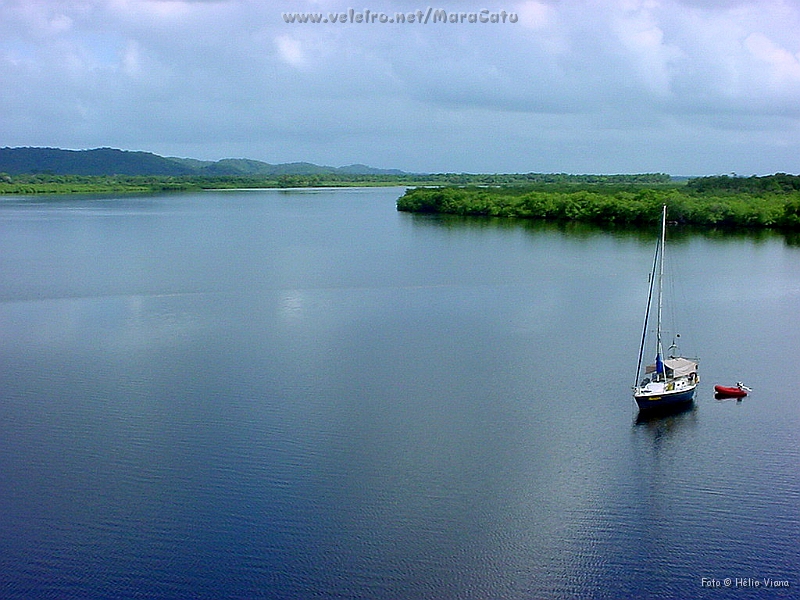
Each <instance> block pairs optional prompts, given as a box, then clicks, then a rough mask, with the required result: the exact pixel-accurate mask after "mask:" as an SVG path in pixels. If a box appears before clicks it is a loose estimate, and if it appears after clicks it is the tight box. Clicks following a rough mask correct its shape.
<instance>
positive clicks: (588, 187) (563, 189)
mask: <svg viewBox="0 0 800 600" xmlns="http://www.w3.org/2000/svg"><path fill="white" fill-rule="evenodd" d="M663 204H666V205H667V206H668V209H669V218H670V219H671V220H673V221H678V222H680V223H685V224H691V225H699V226H704V227H708V226H714V227H746V228H765V227H772V228H784V229H791V230H798V229H800V177H798V176H794V175H784V174H777V175H770V176H767V177H749V178H737V177H704V178H697V179H692V180H689V181H688V182H687V183H685V184H663V185H647V184H640V183H631V184H600V185H594V184H573V185H551V186H541V185H539V186H524V185H518V186H499V187H476V186H467V187H454V186H448V187H440V188H415V189H410V190H408V191H406V193H405V194H404V195H403V196H402V197H401V198H400V199H399V200H398V201H397V209H398V210H400V211H407V212H417V213H443V214H457V215H481V216H493V217H513V218H528V219H547V220H553V221H567V220H569V221H584V222H591V223H598V224H604V225H611V224H621V225H644V224H649V223H653V222H655V221H656V220H657V219H658V217H659V214H660V209H661V206H662V205H663Z"/></svg>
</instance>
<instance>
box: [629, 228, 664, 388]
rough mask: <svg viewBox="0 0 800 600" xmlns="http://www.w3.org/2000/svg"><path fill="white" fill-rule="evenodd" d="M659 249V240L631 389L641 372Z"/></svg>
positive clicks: (637, 383)
mask: <svg viewBox="0 0 800 600" xmlns="http://www.w3.org/2000/svg"><path fill="white" fill-rule="evenodd" d="M660 249H661V240H659V241H657V242H656V251H655V252H654V253H653V268H652V269H650V290H649V291H648V293H647V308H646V309H645V312H644V325H642V342H641V344H640V345H639V361H638V362H637V364H636V381H635V382H634V385H633V387H636V386H638V385H639V375H640V373H641V371H642V357H643V356H644V341H645V338H646V337H647V325H648V322H649V321H650V307H651V305H652V303H653V289H654V287H655V282H656V266H657V265H658V254H659V251H660Z"/></svg>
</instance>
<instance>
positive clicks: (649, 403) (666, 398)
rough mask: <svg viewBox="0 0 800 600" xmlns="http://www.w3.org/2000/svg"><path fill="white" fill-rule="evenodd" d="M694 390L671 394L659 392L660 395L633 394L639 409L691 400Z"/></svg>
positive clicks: (661, 406) (665, 406)
mask: <svg viewBox="0 0 800 600" xmlns="http://www.w3.org/2000/svg"><path fill="white" fill-rule="evenodd" d="M694 390H695V388H692V389H690V390H686V391H684V392H677V393H673V394H661V395H660V396H634V398H635V399H636V404H637V405H638V406H639V410H653V409H664V408H671V407H673V406H680V405H681V404H686V403H688V402H691V401H692V398H694Z"/></svg>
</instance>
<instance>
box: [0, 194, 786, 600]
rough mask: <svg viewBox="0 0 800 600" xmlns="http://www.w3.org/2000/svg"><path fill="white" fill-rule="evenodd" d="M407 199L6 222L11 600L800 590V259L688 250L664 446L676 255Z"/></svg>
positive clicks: (2, 310)
mask: <svg viewBox="0 0 800 600" xmlns="http://www.w3.org/2000/svg"><path fill="white" fill-rule="evenodd" d="M400 193H401V190H398V189H345V190H308V191H242V192H235V191H231V192H205V193H198V194H172V195H156V196H141V197H127V196H126V197H122V198H120V197H105V198H104V197H97V196H95V197H61V198H54V197H46V198H41V197H35V198H28V197H26V198H14V197H5V198H2V199H0V274H2V279H1V280H0V328H2V332H1V333H2V335H1V336H0V365H2V366H0V390H2V391H1V392H0V394H2V398H1V399H0V400H1V401H0V514H2V517H0V595H2V596H3V597H4V598H56V597H58V598H69V597H72V598H100V597H109V598H112V597H113V598H133V597H158V598H188V597H191V598H222V597H224V598H300V597H321V598H387V599H388V598H398V597H402V598H464V599H470V598H489V597H491V598H509V599H511V598H534V597H536V598H605V597H608V598H611V597H648V598H674V597H706V596H707V597H713V598H741V597H745V596H744V595H745V594H746V595H748V596H751V595H753V594H755V595H763V596H765V597H770V598H773V597H775V598H777V597H790V596H791V595H792V594H795V593H796V589H797V586H798V585H800V580H798V577H797V574H798V567H800V551H799V550H798V544H797V540H798V539H800V515H799V514H798V512H800V509H799V508H798V507H799V506H800V476H799V475H798V473H800V470H799V469H798V467H799V466H800V461H799V460H798V458H800V456H799V454H800V453H799V452H798V442H799V441H800V440H799V439H798V438H799V437H800V436H799V435H798V431H800V408H798V406H799V405H798V396H797V392H796V390H798V389H800V381H799V380H800V372H799V370H798V369H797V366H796V352H797V348H798V347H800V327H798V320H797V315H798V314H800V250H798V248H797V247H792V246H789V245H787V243H786V242H785V240H784V239H783V238H782V237H780V236H778V235H765V236H760V237H758V238H750V237H730V236H704V235H699V234H691V235H689V234H687V235H676V237H675V243H674V244H672V245H671V247H670V252H671V254H670V257H671V259H672V262H671V264H673V265H674V267H673V268H674V270H675V275H676V277H675V281H676V283H675V288H674V290H670V291H671V292H674V293H673V297H675V298H676V299H677V300H678V303H677V306H676V308H675V309H674V311H673V310H671V311H670V312H669V315H668V321H670V322H672V321H675V322H678V323H680V325H681V329H680V333H681V342H682V348H683V350H684V352H685V353H686V354H697V355H698V356H699V357H700V359H701V376H702V377H703V381H702V382H701V386H700V388H699V391H698V394H697V400H696V403H695V405H694V407H693V408H692V409H691V410H689V411H687V412H684V413H681V414H678V415H673V416H669V417H666V418H660V419H655V420H644V421H641V420H637V418H636V412H635V408H634V405H633V402H632V399H631V396H630V388H631V385H632V384H633V378H634V376H635V368H636V365H635V362H636V357H637V352H638V343H639V334H640V327H641V320H642V317H643V311H644V302H645V295H646V293H647V272H648V269H649V266H650V262H651V258H652V249H653V248H652V243H653V240H654V235H655V232H652V235H651V232H639V233H632V232H621V231H618V232H602V231H598V230H593V229H587V228H583V227H567V228H558V227H552V226H543V225H535V224H531V223H516V222H509V221H491V220H480V219H472V220H469V219H452V218H439V217H419V216H414V215H408V214H401V213H397V212H396V211H395V210H394V201H395V199H396V198H397V196H398V195H399V194H400ZM677 233H678V232H676V234H677ZM671 333H674V331H672V332H671ZM670 335H671V334H670ZM736 380H743V381H745V382H746V383H747V384H748V385H750V386H751V387H752V388H753V389H754V392H753V393H752V394H751V396H750V397H748V398H746V399H744V400H743V401H741V402H736V401H725V402H723V401H718V400H715V399H714V397H713V384H714V383H726V384H732V383H733V382H735V381H736ZM703 578H707V579H711V580H713V579H716V580H719V581H720V582H721V587H720V589H707V588H704V587H703V585H702V584H703ZM725 578H731V586H730V587H724V585H722V582H723V581H724V580H725ZM746 578H752V579H756V580H763V579H764V578H771V579H773V580H779V581H783V580H787V581H789V583H790V586H791V587H790V588H789V589H788V590H781V589H771V590H764V589H763V588H762V589H756V590H753V589H749V590H743V589H741V588H737V579H740V580H746Z"/></svg>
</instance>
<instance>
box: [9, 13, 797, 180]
mask: <svg viewBox="0 0 800 600" xmlns="http://www.w3.org/2000/svg"><path fill="white" fill-rule="evenodd" d="M437 6H438V5H437ZM442 7H443V8H445V9H446V10H451V9H452V10H455V11H463V10H465V9H464V7H463V4H454V3H450V4H448V2H444V3H443V4H442ZM348 8H349V5H348V4H347V3H345V2H344V0H319V1H317V2H305V1H302V0H298V1H296V2H292V3H285V5H283V6H275V5H269V4H267V3H262V2H256V1H246V0H216V1H215V0H195V1H188V0H135V1H134V0H94V1H87V0H54V1H53V2H43V1H42V2H31V1H27V2H23V1H21V0H0V77H2V80H3V82H4V85H3V86H2V89H0V131H2V132H3V133H4V135H3V138H4V139H3V140H2V141H1V142H0V143H3V144H4V145H60V146H63V147H93V146H117V147H123V148H130V149H144V150H152V151H156V152H162V153H167V154H183V155H190V156H197V157H198V158H222V157H224V156H230V155H235V156H248V157H252V158H258V159H262V160H268V161H272V162H280V161H285V160H311V161H314V162H321V163H326V164H335V165H339V164H346V163H349V162H363V163H371V164H376V166H387V167H399V168H405V169H409V170H473V171H474V170H489V171H502V170H557V171H576V170H593V171H608V170H613V171H616V172H623V171H631V170H639V169H642V168H648V169H655V170H671V171H675V172H678V171H680V172H694V173H698V172H700V173H702V172H709V171H712V172H713V171H715V170H720V171H722V172H730V171H731V170H735V171H736V172H756V171H758V172H766V171H774V170H786V171H793V172H794V171H800V165H799V164H798V163H797V160H798V159H797V158H796V157H797V156H800V152H798V150H800V136H797V133H798V130H800V38H798V37H797V35H796V31H797V30H798V29H800V7H798V6H797V5H796V4H794V3H789V2H780V1H778V0H762V1H759V2H756V1H755V0H753V1H744V0H742V1H731V2H710V1H709V2H703V1H700V0H695V1H689V0H680V1H679V0H607V1H603V2H588V1H576V2H560V3H559V2H555V1H549V0H539V1H536V0H527V1H522V2H516V1H514V0H511V1H510V2H509V3H508V4H507V5H506V6H505V7H504V10H506V11H508V12H515V14H518V15H519V19H518V22H517V23H513V24H512V23H504V24H503V23H498V24H490V23H485V24H481V23H474V24H470V23H458V24H450V23H447V24H441V23H438V24H432V23H428V24H421V23H413V24H410V23H405V24H389V23H384V24H381V23H379V22H375V23H363V22H362V23H360V24H359V23H345V24H342V23H338V22H337V23H336V24H333V23H328V24H322V23H316V24H312V23H305V24H300V23H293V24H290V23H287V22H286V21H285V20H284V19H283V17H282V13H283V12H284V11H287V10H291V11H292V12H314V13H319V14H320V15H323V16H326V15H328V14H329V13H331V12H336V13H342V12H347V10H348ZM418 9H420V6H419V4H418V3H416V2H413V1H412V0H402V1H401V0H387V1H386V2H383V3H381V5H380V6H377V5H376V6H375V7H373V10H375V11H378V10H381V11H384V12H386V13H387V14H388V15H392V16H393V15H394V14H395V13H396V12H405V13H409V12H413V11H416V10H418ZM359 10H363V9H359ZM476 10H477V9H476ZM793 136H794V137H793Z"/></svg>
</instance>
